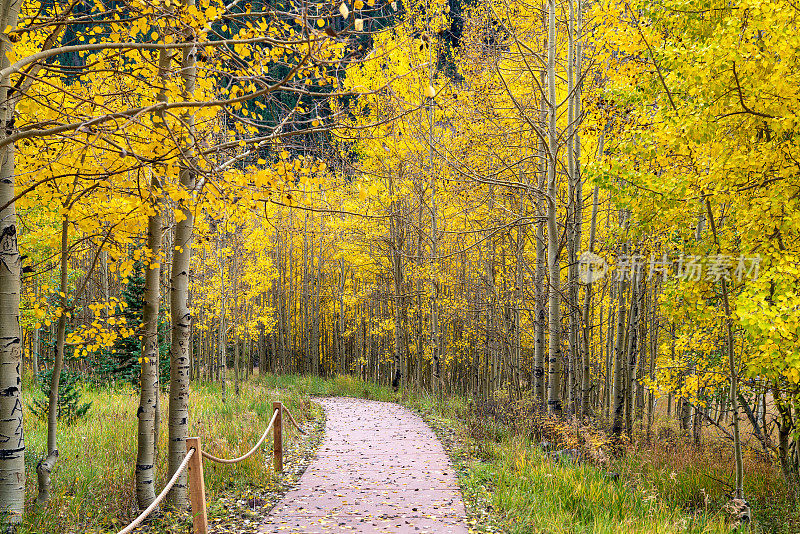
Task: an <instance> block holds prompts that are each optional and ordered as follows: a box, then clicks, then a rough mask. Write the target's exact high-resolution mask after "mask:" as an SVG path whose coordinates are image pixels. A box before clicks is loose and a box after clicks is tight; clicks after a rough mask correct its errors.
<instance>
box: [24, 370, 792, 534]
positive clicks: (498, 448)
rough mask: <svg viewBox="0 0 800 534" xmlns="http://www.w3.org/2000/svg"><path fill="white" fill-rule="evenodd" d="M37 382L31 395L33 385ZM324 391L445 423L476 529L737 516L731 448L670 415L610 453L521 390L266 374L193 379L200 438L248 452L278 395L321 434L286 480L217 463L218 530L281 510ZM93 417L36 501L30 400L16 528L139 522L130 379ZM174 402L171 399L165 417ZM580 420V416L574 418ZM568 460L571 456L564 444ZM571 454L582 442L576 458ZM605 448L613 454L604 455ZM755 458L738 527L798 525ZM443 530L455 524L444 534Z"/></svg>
mask: <svg viewBox="0 0 800 534" xmlns="http://www.w3.org/2000/svg"><path fill="white" fill-rule="evenodd" d="M32 389H33V388H32V387H31V386H30V384H29V385H28V386H27V387H26V388H25V391H27V392H30V391H32ZM316 396H349V397H358V398H362V399H373V400H380V401H389V402H395V403H398V404H403V405H404V406H406V407H407V408H409V409H411V410H413V411H414V412H416V413H417V414H418V415H420V416H421V417H422V418H423V419H424V420H425V421H426V422H427V423H428V425H429V426H430V427H431V428H432V429H433V430H434V432H435V433H436V435H437V436H438V437H439V441H440V442H441V443H442V444H443V446H444V449H445V450H446V452H447V453H448V455H449V456H450V461H451V465H452V466H453V468H454V469H455V473H456V476H457V481H458V485H459V486H460V488H461V493H462V495H463V500H464V506H465V512H466V517H467V525H468V527H469V530H470V532H500V533H508V534H517V533H520V534H521V533H544V532H547V533H553V534H557V533H564V534H567V533H570V534H571V533H584V532H585V533H605V532H607V533H636V534H639V533H678V532H695V533H707V532H708V533H710V532H719V533H722V532H731V527H732V519H731V516H730V514H729V513H728V511H727V510H726V503H727V502H728V500H729V498H728V495H727V494H728V491H729V482H727V481H729V480H730V479H731V478H732V473H731V469H732V468H731V465H732V464H731V460H730V451H729V450H728V449H729V444H727V443H725V442H721V441H714V440H709V441H708V442H704V443H703V445H702V446H701V447H695V446H692V445H691V444H690V443H689V442H688V441H687V440H686V439H685V438H683V437H681V436H680V435H678V434H677V433H676V432H674V431H667V430H666V429H669V428H671V427H670V425H671V424H672V423H670V422H669V421H660V422H657V424H656V425H654V432H653V435H654V436H655V437H656V439H653V440H647V439H646V437H645V436H643V435H642V433H641V432H634V435H633V436H632V439H631V440H630V441H626V442H623V443H622V445H617V446H615V447H614V448H611V447H609V446H608V443H607V441H605V438H604V436H603V433H602V428H601V426H602V425H598V426H597V427H592V426H590V425H587V426H581V425H574V424H571V423H570V422H569V421H563V422H554V421H552V420H537V418H536V417H531V411H530V409H529V408H530V407H529V406H526V405H525V402H524V399H516V400H510V399H505V398H500V397H498V398H496V399H493V400H492V401H488V402H477V401H473V400H470V399H465V398H461V397H457V396H449V397H446V398H444V399H436V398H434V397H432V396H430V395H428V394H424V393H421V394H414V393H413V392H410V391H408V392H406V393H405V395H403V394H402V393H393V392H392V391H391V390H390V389H389V388H386V387H383V386H379V385H376V384H373V383H369V382H364V381H361V380H358V379H356V378H353V377H349V376H340V377H336V378H331V379H322V378H318V377H310V376H296V375H287V376H275V375H264V376H256V377H253V378H252V379H250V380H248V381H246V382H243V383H242V385H241V392H240V395H239V396H238V397H237V396H235V395H234V394H233V387H232V384H229V387H228V391H227V398H226V399H225V400H224V401H223V399H222V395H221V388H220V387H219V385H218V384H193V385H192V387H191V393H190V420H191V421H192V428H191V433H192V434H195V435H199V436H200V437H201V440H202V443H203V447H204V449H206V450H209V452H211V453H212V454H215V455H218V456H225V457H230V456H237V455H239V454H242V453H244V452H246V451H247V450H248V449H249V448H250V447H251V446H252V444H253V443H255V442H256V441H257V440H258V438H259V437H260V435H261V433H262V432H263V428H264V427H265V426H266V424H267V423H268V421H269V418H270V416H271V413H272V401H274V400H280V401H281V402H283V403H284V404H285V405H286V406H287V407H288V408H289V410H290V411H291V412H292V413H293V414H294V415H295V417H296V418H297V419H298V420H299V422H300V424H301V425H303V427H304V428H306V429H308V430H309V431H310V435H309V436H301V435H300V434H299V433H297V432H294V431H288V432H286V433H285V434H284V439H285V449H286V459H285V471H284V474H283V475H279V476H276V475H275V473H274V472H273V471H272V467H271V450H272V449H271V443H269V440H268V441H267V443H265V444H264V446H263V451H264V452H263V454H256V455H254V456H252V457H251V458H249V459H248V460H246V461H245V462H242V463H240V464H236V465H233V466H211V465H210V466H209V467H208V468H207V469H206V477H205V478H206V486H207V496H208V502H209V518H210V522H211V524H212V525H213V528H214V532H216V533H219V534H222V533H229V532H233V533H236V534H245V533H254V532H256V531H257V529H258V527H259V524H260V523H261V522H262V521H263V519H264V518H266V517H267V514H268V512H269V510H270V508H271V507H272V506H273V505H274V503H276V502H278V501H279V500H280V498H281V497H282V495H284V494H285V493H286V492H287V491H291V490H292V488H293V487H295V486H294V485H295V483H296V482H297V481H298V479H299V478H300V475H301V474H302V473H303V470H304V469H305V468H306V466H307V465H308V464H309V462H310V461H312V457H313V456H314V455H315V451H316V450H317V447H318V446H319V443H320V441H321V440H322V439H323V429H324V426H325V415H324V412H323V410H322V409H321V407H320V405H319V404H318V400H317V399H314V397H316ZM83 398H84V400H87V401H91V402H92V407H91V409H90V410H89V412H88V413H87V414H86V415H85V416H83V417H81V418H79V419H77V420H75V421H73V422H70V423H66V422H64V423H62V424H60V425H59V450H60V451H61V455H60V456H59V461H58V464H57V466H56V469H55V471H54V473H53V497H52V500H51V502H50V503H49V504H48V505H47V506H45V507H36V506H34V505H33V502H32V501H33V500H34V498H35V495H36V488H35V483H36V475H35V467H36V463H37V462H38V460H39V459H40V458H41V455H42V453H43V450H44V445H45V442H46V430H45V428H46V425H45V424H44V421H42V420H40V419H37V418H36V417H35V416H34V415H33V414H32V413H30V409H29V408H28V406H29V404H30V401H31V396H30V394H28V395H27V396H26V400H25V406H26V413H25V417H26V419H25V432H26V445H27V447H28V449H27V451H26V471H27V500H28V503H27V504H28V506H26V509H27V510H28V511H27V512H26V515H25V517H24V523H23V525H22V526H21V528H20V533H21V534H25V533H47V534H68V533H77V532H87V533H101V532H102V533H109V532H110V533H114V532H116V531H118V530H119V529H120V528H122V526H124V525H126V524H127V523H128V522H129V521H130V520H131V519H132V518H133V517H135V516H136V514H137V510H136V505H135V492H134V483H133V482H134V481H133V466H134V465H135V457H136V431H135V429H136V408H137V406H138V397H137V395H136V394H135V391H134V390H133V388H132V387H130V386H124V385H121V386H115V387H96V386H85V387H84V389H83ZM166 407H167V399H166V396H164V397H163V398H162V404H161V408H162V410H163V412H164V414H163V415H164V417H165V416H166ZM162 421H163V422H162V425H161V428H160V444H161V447H160V449H159V454H158V464H157V465H158V472H159V475H160V479H159V481H158V487H162V486H163V483H164V478H165V471H166V450H165V449H166V443H167V441H166V433H167V428H166V427H167V424H166V419H165V418H164V419H162ZM573 423H574V422H573ZM565 450H566V451H568V452H567V453H566V454H562V453H563V452H564V451H565ZM573 450H578V451H580V452H579V454H573V453H572V452H569V451H573ZM598 451H601V452H602V451H607V454H605V455H604V454H599V453H598ZM756 453H757V451H746V454H745V460H746V470H745V492H746V496H747V498H748V500H749V502H750V504H751V506H752V509H753V518H754V521H753V524H752V525H750V527H749V528H746V527H741V528H740V529H739V530H740V531H742V532H755V533H764V534H767V533H769V534H797V533H798V532H800V511H798V507H797V505H796V504H793V503H792V501H791V499H790V498H789V497H788V493H787V491H786V488H785V484H784V483H783V481H782V479H781V477H780V473H779V471H778V469H777V468H776V466H775V465H774V463H773V462H772V461H771V460H769V459H764V458H763V457H762V456H759V455H758V454H756ZM145 530H146V531H148V532H152V533H154V534H156V533H158V534H161V533H171V534H172V533H174V534H183V533H188V532H190V531H191V527H190V522H189V519H188V516H187V515H186V514H185V513H176V512H165V513H163V514H162V515H161V516H160V517H158V518H156V519H155V520H153V521H151V522H150V523H149V524H148V525H147V527H146V529H145ZM442 532H444V531H442Z"/></svg>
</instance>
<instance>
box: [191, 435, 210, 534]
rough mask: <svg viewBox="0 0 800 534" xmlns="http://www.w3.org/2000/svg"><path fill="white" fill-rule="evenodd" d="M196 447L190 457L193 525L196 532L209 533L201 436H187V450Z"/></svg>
mask: <svg viewBox="0 0 800 534" xmlns="http://www.w3.org/2000/svg"><path fill="white" fill-rule="evenodd" d="M191 449H194V454H193V455H192V457H191V458H190V459H189V501H190V502H191V503H192V526H193V532H194V534H208V517H207V516H206V486H205V482H204V480H203V449H201V448H200V438H186V452H189V451H190V450H191Z"/></svg>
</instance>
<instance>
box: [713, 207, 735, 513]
mask: <svg viewBox="0 0 800 534" xmlns="http://www.w3.org/2000/svg"><path fill="white" fill-rule="evenodd" d="M705 200H706V212H707V213H708V223H709V225H710V226H711V232H712V234H713V236H714V244H716V246H717V254H721V253H722V247H721V246H720V244H719V237H718V236H717V227H716V224H715V223H714V215H713V213H712V212H711V201H710V200H709V199H708V197H706V199H705ZM720 284H721V285H722V305H723V310H724V311H725V349H726V352H727V353H728V368H729V372H730V373H731V384H730V385H731V388H730V402H731V412H732V415H733V461H734V467H735V473H736V475H735V478H734V490H733V493H734V497H735V498H737V499H744V461H743V460H742V439H741V436H740V434H739V370H738V369H737V365H736V355H735V354H734V341H733V324H732V323H733V319H732V317H731V305H730V300H729V296H728V282H727V280H725V278H724V277H723V278H722V279H721V280H720Z"/></svg>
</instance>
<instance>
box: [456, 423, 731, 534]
mask: <svg viewBox="0 0 800 534" xmlns="http://www.w3.org/2000/svg"><path fill="white" fill-rule="evenodd" d="M463 483H464V486H465V489H466V490H467V492H480V491H481V489H482V488H486V487H489V488H490V492H491V502H492V504H493V506H494V507H495V508H496V509H497V511H498V512H499V513H500V514H501V515H502V516H503V519H504V523H505V524H506V525H507V526H508V529H509V531H510V532H512V533H514V534H517V533H520V534H521V533H545V532H546V533H552V534H561V533H563V534H567V533H569V534H572V533H593V534H595V533H596V534H606V533H607V534H617V533H624V534H628V533H630V534H634V533H636V534H651V533H652V534H661V533H678V532H688V533H712V532H714V533H716V532H719V533H722V532H729V531H730V527H728V526H727V525H726V524H725V521H724V517H722V516H721V515H720V514H710V513H708V514H707V513H703V512H700V513H694V514H692V513H688V512H686V511H684V510H682V509H681V508H680V507H675V506H674V505H672V504H671V503H670V502H667V501H666V500H664V499H662V498H661V497H660V496H659V495H657V494H655V493H652V492H650V491H648V490H646V489H643V488H639V487H635V486H631V485H629V484H628V483H626V482H624V481H621V480H614V479H613V478H611V477H610V476H609V475H608V473H606V472H605V471H603V470H601V469H598V468H596V467H594V466H591V465H589V464H575V463H572V462H571V461H569V460H566V461H563V462H559V461H553V460H552V459H551V458H548V457H546V455H545V453H543V452H541V451H540V449H539V448H538V447H536V446H535V445H533V444H532V443H530V442H528V441H525V440H522V439H519V438H511V439H507V440H504V441H503V442H501V443H499V444H497V446H496V447H495V448H494V457H493V459H492V460H491V461H490V462H488V463H487V462H481V461H477V460H475V461H473V462H471V464H470V469H469V471H468V474H467V476H466V477H465V479H464V481H463Z"/></svg>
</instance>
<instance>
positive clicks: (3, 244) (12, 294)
mask: <svg viewBox="0 0 800 534" xmlns="http://www.w3.org/2000/svg"><path fill="white" fill-rule="evenodd" d="M21 5H22V2H19V1H16V0H3V1H2V2H0V26H1V27H2V28H7V27H9V26H10V27H12V28H15V27H16V26H17V18H18V15H19V8H20V6H21ZM0 31H2V29H0ZM11 48H12V44H11V42H10V41H9V39H8V34H5V33H0V68H2V69H5V68H7V67H8V66H9V64H10V62H9V59H8V53H9V52H10V51H11ZM10 92H11V80H10V79H9V78H8V77H7V76H4V77H2V78H0V123H2V124H0V139H3V138H4V137H8V136H9V135H11V134H12V133H13V129H14V128H13V120H14V102H13V101H12V100H11V99H10V98H9V97H10V96H11V94H10ZM14 154H15V148H14V145H13V144H4V145H3V146H2V147H0V205H2V206H6V207H5V208H3V209H2V210H0V435H2V436H3V439H2V440H0V514H2V516H0V519H2V520H3V521H4V522H5V523H8V524H11V525H16V524H18V523H19V522H20V521H21V520H22V512H23V509H24V501H25V433H24V431H23V425H22V398H21V395H22V391H21V388H22V380H21V379H20V373H21V371H22V342H21V339H20V335H19V332H20V324H19V301H20V292H21V289H22V287H21V280H20V268H21V266H20V254H19V247H18V244H17V215H16V210H15V207H14V202H13V198H14V175H15V168H14Z"/></svg>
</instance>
